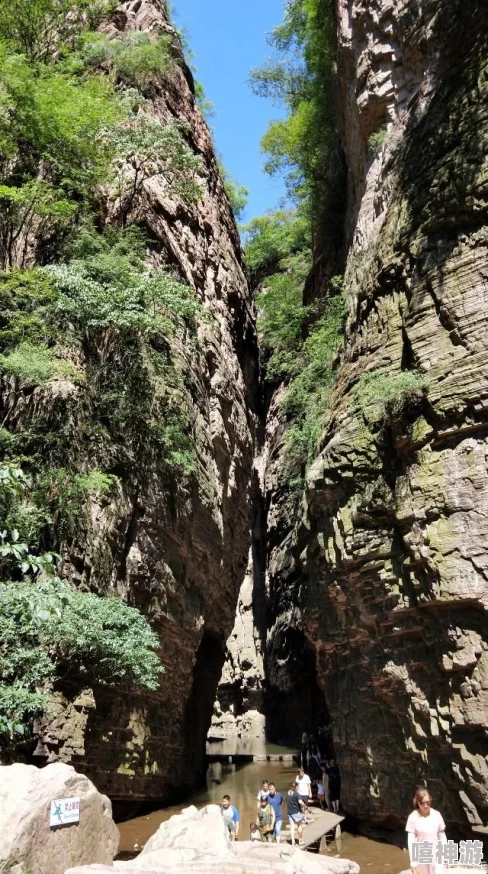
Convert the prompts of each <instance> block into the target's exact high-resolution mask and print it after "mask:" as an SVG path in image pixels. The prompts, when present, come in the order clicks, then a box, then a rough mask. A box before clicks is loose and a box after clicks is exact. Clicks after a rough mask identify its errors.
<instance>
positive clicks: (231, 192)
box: [219, 161, 249, 220]
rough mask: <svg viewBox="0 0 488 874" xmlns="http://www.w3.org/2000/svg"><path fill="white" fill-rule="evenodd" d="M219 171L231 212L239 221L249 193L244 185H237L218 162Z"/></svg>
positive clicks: (221, 163) (220, 162)
mask: <svg viewBox="0 0 488 874" xmlns="http://www.w3.org/2000/svg"><path fill="white" fill-rule="evenodd" d="M219 170H220V175H221V177H222V182H223V183H224V188H225V191H226V194H227V197H228V198H229V201H230V205H231V207H232V212H233V213H234V216H235V218H236V219H237V220H239V219H240V218H242V213H243V212H244V210H245V208H246V206H247V200H248V196H249V191H248V190H247V188H245V187H244V185H239V183H238V182H236V181H235V179H233V178H232V176H231V175H230V173H229V172H228V170H227V169H226V167H225V166H224V164H223V162H222V161H219Z"/></svg>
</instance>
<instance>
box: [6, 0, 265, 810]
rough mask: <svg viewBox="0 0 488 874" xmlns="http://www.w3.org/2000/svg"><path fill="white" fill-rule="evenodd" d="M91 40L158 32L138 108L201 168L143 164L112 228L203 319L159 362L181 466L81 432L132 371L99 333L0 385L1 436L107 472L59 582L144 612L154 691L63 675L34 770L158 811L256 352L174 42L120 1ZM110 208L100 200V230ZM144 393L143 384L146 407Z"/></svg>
mask: <svg viewBox="0 0 488 874" xmlns="http://www.w3.org/2000/svg"><path fill="white" fill-rule="evenodd" d="M102 29H103V30H104V31H105V32H106V33H108V34H109V35H111V36H113V37H114V38H116V37H117V35H118V34H120V33H122V32H127V31H141V32H149V33H151V34H158V33H164V34H168V35H169V37H170V39H171V46H172V53H173V56H174V58H175V61H174V63H173V64H172V65H171V67H170V69H169V70H168V72H166V73H165V74H164V75H162V76H158V77H156V76H154V75H153V76H152V77H150V78H149V82H148V83H147V84H146V87H145V94H144V96H145V98H146V100H148V101H149V103H148V110H147V111H148V112H150V113H152V114H153V115H154V116H155V117H156V118H158V119H159V120H160V121H162V122H164V123H171V122H172V121H174V120H177V121H178V123H179V125H180V129H181V130H182V133H183V136H184V139H185V140H186V142H187V144H188V145H189V146H190V147H191V149H192V150H193V152H194V153H195V155H197V156H199V158H200V160H201V167H202V170H201V174H200V184H201V186H202V196H201V197H200V198H199V200H198V202H194V203H188V202H185V201H184V200H183V199H182V198H181V197H179V196H178V195H177V194H175V193H174V192H172V191H171V189H170V188H169V186H168V183H167V180H166V179H165V177H164V175H162V174H161V173H158V171H157V167H156V168H154V169H153V172H152V173H151V174H150V175H149V176H148V178H147V179H146V180H145V182H144V183H143V186H142V189H141V191H140V193H138V195H137V197H135V198H134V200H133V203H132V206H131V213H130V215H129V216H128V217H127V218H128V220H129V221H130V222H132V223H135V224H137V225H138V226H139V227H140V228H142V229H143V230H144V232H145V234H146V236H147V237H148V239H149V245H148V251H147V258H148V260H149V261H150V263H151V264H152V265H154V266H158V265H160V264H166V265H168V266H169V268H170V269H171V271H172V273H173V275H174V276H175V277H176V278H178V279H179V280H180V281H181V282H184V283H185V284H186V285H187V286H189V287H190V288H191V289H192V290H193V291H194V294H195V296H196V297H197V298H198V299H199V300H200V301H201V303H202V304H203V306H204V308H205V310H206V311H207V317H206V318H203V319H201V320H200V324H199V325H198V337H197V338H196V340H194V339H192V338H190V337H188V338H185V337H179V338H178V339H177V343H176V348H175V349H173V353H172V354H173V357H174V360H175V361H177V364H178V371H179V377H178V383H177V398H178V404H179V406H180V408H181V409H182V410H183V411H184V416H185V419H186V421H187V422H188V423H189V430H190V432H191V434H192V439H193V442H194V446H195V467H194V470H193V471H192V472H185V470H184V469H183V471H181V470H180V471H179V472H176V473H175V472H174V471H173V470H172V469H171V467H168V464H167V463H165V457H164V456H165V452H164V449H163V448H162V447H161V443H159V444H158V443H157V441H154V442H151V439H150V437H147V435H146V434H145V433H144V434H143V435H135V437H134V440H133V442H131V439H126V440H120V439H118V440H117V439H115V437H113V434H111V433H109V431H107V429H106V428H104V429H102V428H98V426H97V428H95V426H94V425H93V422H91V414H92V407H93V403H94V402H95V400H96V398H95V395H96V393H97V391H98V392H100V391H101V390H102V388H103V389H107V380H109V379H111V378H112V377H114V378H115V376H117V377H120V380H119V382H121V385H120V386H119V383H117V390H120V391H121V392H122V393H123V392H124V391H125V390H126V388H127V387H128V386H131V385H132V382H131V380H132V378H133V377H134V378H135V376H136V375H137V373H136V371H135V370H134V368H133V366H132V364H131V361H130V350H125V349H123V348H122V350H121V349H120V348H119V347H118V348H117V349H115V348H114V347H113V346H111V342H112V340H113V337H111V335H110V331H108V332H107V334H106V336H104V337H102V338H101V339H100V344H99V347H97V348H96V349H93V348H92V349H90V350H86V349H85V350H84V354H85V356H91V360H88V357H85V358H83V352H80V353H78V355H79V356H80V355H81V358H80V357H79V360H78V366H79V367H80V368H81V369H83V370H84V371H85V372H86V373H87V379H86V381H85V382H83V383H78V384H77V385H75V384H73V383H71V382H70V380H69V379H65V380H62V381H59V380H58V381H56V380H55V381H52V382H51V383H49V384H47V385H44V386H38V387H37V388H34V389H32V387H31V388H29V389H28V390H27V389H26V390H22V391H17V390H16V387H15V386H14V385H13V383H12V380H11V379H10V380H9V379H7V378H4V379H3V386H2V399H1V400H2V408H3V409H2V419H3V420H4V421H3V424H4V425H7V426H8V427H9V428H10V429H11V430H12V431H14V432H15V431H17V432H18V431H20V430H21V429H25V428H33V427H35V428H37V430H38V431H44V432H48V431H53V430H55V429H56V430H57V432H58V433H59V434H60V435H61V434H62V435H64V436H66V434H68V435H69V439H68V440H67V444H68V451H69V452H70V453H71V460H73V459H75V460H76V464H78V466H79V469H81V470H83V469H84V467H86V465H87V463H88V461H89V462H90V466H93V465H95V466H96V467H98V468H99V469H101V470H103V471H105V472H107V473H112V474H115V475H117V477H118V482H117V487H116V491H115V494H112V495H103V496H101V495H98V496H96V495H92V496H91V497H90V499H89V502H88V506H87V508H86V509H87V513H86V518H85V517H83V519H82V520H80V522H79V524H78V526H77V531H76V533H75V535H74V536H72V537H70V538H68V539H67V540H66V541H65V542H64V543H63V544H62V548H61V571H62V573H63V575H64V576H66V577H67V578H68V579H70V580H71V582H72V583H73V584H74V585H76V586H77V587H79V588H81V589H83V590H91V591H95V592H98V593H102V594H106V595H107V594H108V595H112V596H114V597H115V596H116V597H120V598H122V599H124V600H125V601H127V603H129V604H130V605H132V606H136V607H139V608H140V609H141V610H142V611H143V612H144V614H145V615H146V616H147V617H148V618H149V620H150V622H151V625H152V627H153V628H154V629H155V630H156V631H157V632H158V635H159V638H160V641H161V660H162V663H163V665H164V668H165V673H164V675H163V676H162V679H161V687H160V689H159V690H158V691H157V692H155V693H148V694H140V695H139V694H138V695H133V694H128V693H127V694H126V693H122V692H118V691H117V690H108V689H106V688H102V687H97V688H83V686H82V685H80V682H77V683H76V684H74V683H71V682H70V680H69V678H67V679H66V681H65V682H63V683H62V684H60V685H59V686H58V687H57V688H56V690H55V703H56V710H55V711H52V710H50V711H49V712H48V713H47V714H46V716H45V719H44V723H43V725H42V726H40V727H39V731H40V741H39V744H38V746H37V749H36V750H35V753H34V760H35V761H37V762H39V763H43V762H46V761H54V760H56V759H60V760H61V761H64V762H69V763H71V764H74V765H75V766H76V767H77V769H78V770H81V771H83V772H85V773H87V774H88V775H89V776H90V777H91V778H92V779H93V780H94V782H95V783H96V785H97V787H98V788H99V789H100V790H101V791H102V792H105V793H107V794H109V795H110V796H111V798H112V799H114V800H115V801H121V802H127V801H130V802H131V803H132V802H134V801H137V800H138V799H139V800H148V799H151V798H152V799H158V800H164V799H165V798H166V797H168V796H169V795H170V794H171V793H172V792H173V791H174V790H181V789H183V788H184V787H186V786H189V785H191V784H193V783H194V782H195V780H196V779H197V778H198V777H199V776H200V775H201V774H202V772H203V770H204V767H205V765H204V753H205V738H206V733H207V729H208V726H209V724H210V719H211V712H212V702H213V700H214V696H215V689H216V686H217V682H218V679H219V677H220V674H221V670H222V664H223V660H224V650H225V642H226V639H227V637H228V636H229V634H230V632H231V630H232V627H233V623H234V616H235V610H236V604H237V599H238V594H239V591H240V588H241V584H242V583H243V581H244V578H245V573H246V567H247V560H248V552H249V545H250V537H249V525H250V518H251V517H250V488H251V472H252V461H253V432H254V421H253V412H252V407H253V393H254V382H255V380H254V370H255V362H256V358H257V356H256V342H255V332H254V321H253V309H252V301H251V297H250V294H249V290H248V286H247V281H246V277H245V274H244V270H243V262H242V255H241V249H240V243H239V237H238V233H237V229H236V225H235V222H234V218H233V215H232V210H231V208H230V204H229V201H228V198H227V195H226V193H225V190H224V187H223V184H222V179H221V175H220V172H219V169H218V166H217V160H216V156H215V152H214V146H213V142H212V139H211V135H210V133H209V130H208V128H207V125H206V123H205V121H204V119H203V118H202V115H201V113H200V110H199V109H198V106H197V104H196V100H195V89H194V83H193V77H192V74H191V71H190V70H189V68H188V67H187V65H186V63H185V60H184V58H183V54H182V50H181V45H180V41H179V38H178V37H177V36H176V33H175V31H174V30H173V28H172V27H171V25H170V24H169V22H168V20H167V18H166V16H165V13H164V10H163V7H162V5H161V4H160V3H159V2H158V0H142V2H141V0H132V2H128V3H125V4H123V5H121V6H120V7H119V9H118V10H117V11H116V13H114V15H113V16H112V18H111V19H110V21H108V22H105V23H104V24H103V25H102ZM114 208H115V206H114V203H113V201H110V200H107V202H106V204H105V212H106V221H107V223H108V224H110V221H111V214H112V211H113V210H114ZM175 342H176V340H175ZM126 354H127V356H129V357H128V358H127V360H126V357H125V356H126ZM111 388H112V389H113V386H111ZM159 389H160V386H159V385H153V390H154V393H155V397H156V396H157V391H159ZM136 395H137V392H136ZM142 400H143V399H142V396H141V403H142ZM135 405H136V406H137V396H136V398H135ZM136 412H137V411H136ZM160 424H161V426H162V427H163V426H164V425H165V422H164V421H162V422H161V423H160ZM139 444H141V445H139Z"/></svg>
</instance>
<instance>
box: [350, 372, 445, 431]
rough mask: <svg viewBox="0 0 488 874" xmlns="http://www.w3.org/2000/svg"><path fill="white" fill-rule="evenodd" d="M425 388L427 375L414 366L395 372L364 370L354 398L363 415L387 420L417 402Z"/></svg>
mask: <svg viewBox="0 0 488 874" xmlns="http://www.w3.org/2000/svg"><path fill="white" fill-rule="evenodd" d="M427 388H428V381H427V378H426V377H425V376H424V375H423V374H422V373H419V372H418V371H417V370H402V371H401V372H400V373H397V374H386V373H363V375H362V376H361V378H360V380H359V382H358V384H357V386H356V389H355V399H356V403H357V404H358V406H359V408H360V409H361V410H362V412H363V413H364V415H365V416H367V417H368V418H371V419H373V420H376V421H377V420H383V421H388V420H390V419H393V418H395V417H397V416H400V415H401V414H402V413H403V412H404V411H405V410H406V409H407V408H408V407H409V406H415V405H416V404H418V403H419V402H420V401H421V400H422V397H424V395H425V393H426V390H427Z"/></svg>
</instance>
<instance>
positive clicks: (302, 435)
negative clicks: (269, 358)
mask: <svg viewBox="0 0 488 874" xmlns="http://www.w3.org/2000/svg"><path fill="white" fill-rule="evenodd" d="M335 285H336V289H335V290H336V294H335V295H334V296H332V297H330V298H328V299H326V300H324V301H320V305H321V311H322V312H321V315H320V316H319V318H318V319H317V321H316V322H315V324H314V325H313V327H312V328H311V330H310V333H309V334H308V336H307V338H306V339H305V340H304V341H303V344H302V346H301V348H300V350H299V351H298V353H297V367H296V371H295V375H294V377H293V379H292V380H291V382H290V384H289V386H288V389H287V391H286V393H285V395H284V398H283V402H282V407H283V409H284V410H285V411H286V412H287V413H289V414H290V415H291V416H292V424H291V426H290V427H289V429H288V438H289V440H290V443H291V445H292V446H293V448H294V449H295V451H297V452H299V453H300V454H301V455H302V456H304V457H305V458H306V459H307V461H309V462H310V461H312V459H313V456H314V453H315V450H316V448H317V444H318V441H319V438H320V434H321V431H322V427H323V420H324V416H325V413H326V410H327V405H328V402H329V397H330V393H331V390H332V388H333V385H334V370H333V359H334V356H335V355H336V353H337V350H338V348H339V345H340V342H341V339H342V328H343V322H344V312H345V307H344V297H343V295H342V293H341V291H340V282H339V280H338V278H336V282H335ZM338 286H339V287H338Z"/></svg>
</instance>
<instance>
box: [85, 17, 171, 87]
mask: <svg viewBox="0 0 488 874" xmlns="http://www.w3.org/2000/svg"><path fill="white" fill-rule="evenodd" d="M80 55H81V57H82V59H83V61H84V63H85V64H87V65H88V66H91V67H95V68H98V67H100V66H101V65H108V66H109V67H110V69H111V71H112V76H113V79H114V80H115V81H121V82H123V83H124V84H126V85H135V86H136V87H137V88H139V89H141V90H144V89H146V88H147V87H148V85H149V83H150V82H151V79H152V78H153V77H154V76H162V75H163V74H164V73H166V72H167V71H168V70H169V69H170V67H171V64H172V58H171V53H170V38H169V37H168V36H166V35H164V36H159V37H152V36H150V35H149V34H148V33H139V32H137V31H133V32H129V33H123V34H121V35H120V36H119V37H118V38H117V39H109V38H108V37H107V36H105V34H102V33H88V34H86V35H84V37H83V38H82V40H81V45H80Z"/></svg>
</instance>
